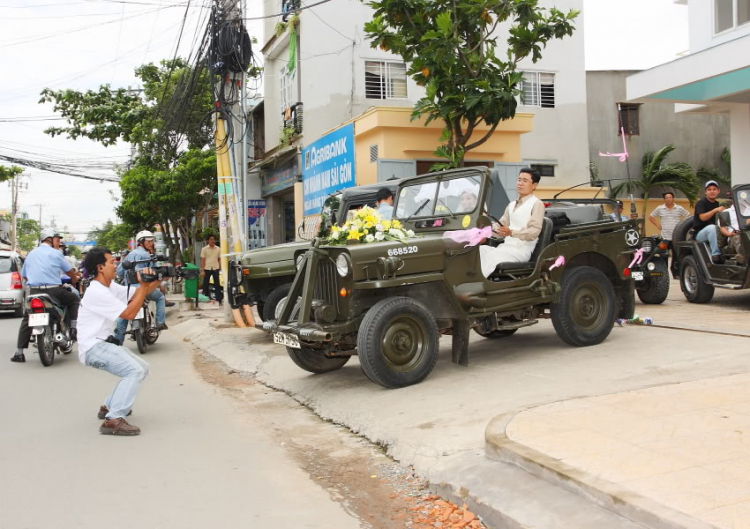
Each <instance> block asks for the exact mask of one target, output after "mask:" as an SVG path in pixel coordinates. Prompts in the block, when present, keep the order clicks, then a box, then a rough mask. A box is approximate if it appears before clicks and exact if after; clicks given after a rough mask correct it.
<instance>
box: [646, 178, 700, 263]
mask: <svg viewBox="0 0 750 529" xmlns="http://www.w3.org/2000/svg"><path fill="white" fill-rule="evenodd" d="M661 196H662V198H663V199H664V204H661V205H660V206H657V207H656V209H655V210H654V211H652V212H651V216H650V217H649V219H648V220H649V221H650V222H651V224H653V225H654V226H656V227H657V228H658V229H659V232H660V233H661V238H662V239H664V240H665V241H666V242H667V247H668V248H669V249H670V250H671V249H672V233H673V232H674V229H675V226H677V225H678V224H679V223H680V221H681V220H682V219H686V218H687V217H689V216H690V212H689V211H688V210H686V209H685V208H683V207H682V206H680V205H679V204H675V203H674V193H672V192H671V191H665V192H664V193H662V195H661ZM656 219H659V220H658V221H657V220H656Z"/></svg>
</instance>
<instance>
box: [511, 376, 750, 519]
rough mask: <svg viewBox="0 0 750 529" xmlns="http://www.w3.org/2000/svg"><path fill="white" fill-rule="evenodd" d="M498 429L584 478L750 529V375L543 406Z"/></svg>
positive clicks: (693, 513)
mask: <svg viewBox="0 0 750 529" xmlns="http://www.w3.org/2000/svg"><path fill="white" fill-rule="evenodd" d="M505 433H506V435H507V437H508V438H509V439H510V440H511V441H513V442H515V443H518V444H520V445H524V446H526V447H529V448H531V449H533V450H536V451H537V452H541V453H542V454H545V455H546V456H548V457H551V458H553V459H555V460H557V461H559V462H560V463H562V464H563V465H565V466H567V467H568V468H573V469H575V472H576V474H577V476H578V479H581V480H583V481H586V479H587V476H588V477H589V478H594V479H593V480H592V482H600V481H598V480H605V481H606V482H609V483H612V484H616V486H617V487H619V488H620V489H625V490H628V491H631V492H634V493H636V495H640V496H641V497H645V498H648V499H651V500H654V501H656V502H658V503H660V504H662V505H665V506H667V507H669V508H671V509H674V510H677V511H681V512H683V513H686V514H688V515H690V516H692V517H694V518H697V519H698V520H702V521H704V522H708V523H710V524H712V525H714V526H716V527H719V528H722V529H750V373H747V374H739V375H732V376H725V377H719V378H712V379H707V380H699V381H695V382H687V383H682V384H671V385H666V386H656V387H653V388H648V389H643V390H638V391H630V392H625V393H616V394H612V395H603V396H598V397H590V398H583V399H575V400H569V401H562V402H557V403H553V404H548V405H544V406H540V407H537V408H533V409H531V410H527V411H524V412H521V413H519V414H518V415H516V416H515V417H514V418H513V419H512V420H511V421H510V422H509V423H508V425H507V427H506V431H505ZM563 468H564V467H563ZM581 476H582V477H581Z"/></svg>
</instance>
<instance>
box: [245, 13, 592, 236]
mask: <svg viewBox="0 0 750 529" xmlns="http://www.w3.org/2000/svg"><path fill="white" fill-rule="evenodd" d="M540 4H541V5H542V6H544V7H551V6H555V7H557V8H558V9H561V10H563V11H567V10H569V9H576V10H581V9H582V5H583V0H542V1H541V2H540ZM299 5H300V4H299V0H270V1H268V2H265V3H264V15H266V16H268V15H272V14H275V13H284V12H286V11H289V10H292V11H293V10H294V9H296V8H297V7H299ZM298 17H299V25H298V26H297V27H296V30H295V31H294V32H292V31H290V28H289V27H288V26H287V28H286V29H285V30H281V28H280V27H278V24H279V23H280V22H282V17H281V16H280V17H274V18H268V19H266V20H265V26H264V31H265V35H266V42H265V44H264V46H263V48H262V52H263V55H264V63H265V70H264V92H265V93H264V103H263V107H262V111H263V120H264V130H265V134H264V136H265V138H264V143H265V145H264V149H263V150H264V158H263V161H262V162H260V163H259V164H258V165H257V166H256V167H254V168H253V169H252V170H251V178H253V176H252V175H255V177H256V178H257V177H259V178H260V180H261V188H262V190H261V197H262V198H263V199H265V200H266V204H267V214H268V223H269V224H268V232H269V244H274V243H278V242H282V241H285V240H291V239H292V238H293V237H294V233H295V231H294V230H295V225H296V224H298V223H299V220H300V219H301V218H302V217H304V212H303V206H302V203H303V201H304V192H303V188H302V185H301V184H300V183H299V181H300V179H301V174H302V168H301V167H300V166H301V165H302V162H301V161H300V158H301V157H300V155H299V150H300V149H301V148H304V147H307V146H309V145H310V144H312V143H313V142H315V141H316V140H318V139H319V138H321V136H323V135H324V134H325V133H327V132H328V131H331V130H332V129H335V128H336V127H339V126H340V125H342V124H344V123H347V122H348V121H350V120H353V119H355V118H357V117H358V116H361V115H362V114H363V113H365V112H366V111H367V110H368V109H370V108H372V107H388V108H393V107H396V108H398V107H401V108H404V109H410V108H411V107H413V106H414V103H415V102H416V101H418V100H419V99H420V98H421V97H422V95H423V93H424V92H423V88H421V87H419V86H417V84H416V83H415V82H414V81H413V80H412V79H411V78H408V77H407V76H406V65H405V64H404V63H403V61H402V60H401V58H400V57H398V56H394V55H393V54H391V53H389V52H386V51H383V50H380V49H374V48H372V47H371V46H370V43H369V41H368V40H367V39H366V37H365V35H364V24H365V23H366V22H367V21H369V20H370V19H371V17H372V10H371V9H370V8H369V7H368V6H367V5H365V4H364V3H363V2H361V1H360V0H332V1H331V2H328V3H324V4H321V5H319V6H315V7H313V8H310V9H304V10H302V11H300V12H299V14H298ZM291 18H292V17H289V20H291ZM575 24H576V31H575V33H574V35H573V36H572V37H568V38H566V39H564V40H562V41H553V42H551V43H550V44H549V45H548V46H547V47H546V48H545V50H544V51H543V56H544V58H543V59H542V60H541V61H539V62H538V63H536V64H533V63H532V62H531V61H530V60H527V61H524V62H523V63H522V64H521V69H522V70H523V71H525V72H528V74H527V75H526V82H525V84H524V92H525V94H526V97H525V99H524V101H525V104H524V105H521V106H519V108H518V112H519V114H520V115H524V116H525V119H527V120H528V117H529V116H528V115H529V114H533V127H531V130H532V131H531V132H528V133H526V134H523V136H521V138H522V139H521V148H520V159H519V157H518V156H517V155H515V158H514V159H513V160H510V159H508V160H507V161H502V160H503V158H502V153H492V152H485V153H479V152H475V153H473V157H472V158H469V157H468V156H467V160H472V163H475V164H484V165H489V166H493V165H496V164H502V165H506V166H508V167H507V169H508V173H509V174H510V173H513V172H515V171H517V168H518V167H519V166H521V165H527V164H528V165H535V166H538V167H537V168H538V169H539V170H540V172H541V173H542V174H543V175H544V176H545V177H546V178H544V179H543V180H542V186H547V187H551V188H563V187H567V186H570V185H574V184H577V183H580V182H582V181H586V180H587V179H588V171H587V166H588V158H589V156H588V134H587V119H586V72H585V67H584V46H583V15H582V14H581V15H580V16H579V18H578V19H577V20H576V23H575ZM277 29H278V31H277ZM502 41H503V37H502V36H501V37H500V42H501V43H502ZM498 54H502V51H501V50H498ZM300 104H301V105H300ZM300 114H301V116H302V119H301V133H300V134H299V135H298V136H297V137H296V139H295V140H294V141H293V142H292V144H291V145H288V144H284V145H280V144H281V143H285V142H282V138H283V137H284V134H285V132H284V128H285V125H286V126H287V127H288V128H289V127H291V128H293V127H294V126H295V124H298V123H299V121H300V119H299V118H300ZM299 128H300V127H298V130H299ZM519 130H520V128H519ZM527 130H529V129H528V127H527V128H526V129H525V130H523V131H522V132H526V131H527ZM289 132H290V129H289V130H288V132H287V133H286V134H288V133H289ZM355 134H356V133H355ZM437 146H438V145H437V142H436V143H435V145H434V146H432V147H431V150H434V148H436V147H437ZM381 149H382V148H381ZM431 150H420V152H419V153H416V152H414V151H412V152H409V148H408V147H404V148H403V151H402V152H401V154H400V155H399V156H393V155H392V152H393V150H392V149H391V150H389V153H391V154H390V155H389V160H379V161H377V164H378V166H377V167H378V172H384V171H382V170H381V169H384V168H386V167H387V169H388V171H389V172H388V175H393V174H397V175H399V176H407V175H409V174H417V173H421V172H423V171H425V170H426V169H425V168H429V166H430V165H431V164H432V163H433V162H435V161H438V160H437V159H436V157H434V155H432V153H431ZM478 151H481V149H478ZM513 152H517V149H515V150H514V151H513ZM357 154H358V155H360V159H361V157H362V156H361V154H360V149H359V148H357ZM369 156H370V157H372V160H373V162H375V161H376V160H377V156H378V153H377V150H375V151H371V152H369ZM381 157H382V151H381ZM384 161H388V162H392V164H391V165H388V166H386V165H384V164H383V162H384ZM399 161H402V162H403V163H400V164H399V163H398V162H399ZM357 163H358V164H359V163H360V160H358V161H357ZM393 171H396V172H395V173H394V172H393ZM381 176H382V177H383V178H381ZM385 176H387V175H385V174H383V175H380V174H379V175H378V180H381V179H385ZM357 177H358V178H357V183H361V182H360V179H359V174H358V175H357ZM513 177H514V178H515V174H513ZM368 181H369V180H368ZM294 219H296V222H295V220H294Z"/></svg>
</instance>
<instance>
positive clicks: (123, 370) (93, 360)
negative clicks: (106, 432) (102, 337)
mask: <svg viewBox="0 0 750 529" xmlns="http://www.w3.org/2000/svg"><path fill="white" fill-rule="evenodd" d="M86 365H87V366H90V367H95V368H96V369H101V370H102V371H106V372H107V373H112V374H113V375H115V376H116V377H120V381H119V382H118V383H117V385H116V386H115V390H114V391H113V392H112V394H111V395H110V396H109V397H107V398H106V400H105V401H104V405H105V406H106V407H107V408H108V409H109V412H108V413H107V419H118V418H123V419H124V418H125V416H126V415H127V414H128V412H129V411H130V408H132V407H133V403H134V402H135V397H136V395H137V394H138V388H140V387H141V382H143V379H144V378H146V375H148V371H149V367H148V364H147V363H146V362H145V361H144V360H142V359H140V358H138V357H137V356H136V355H134V354H133V353H131V352H130V351H129V350H128V349H127V348H125V347H122V346H120V345H115V344H113V343H109V342H98V343H97V344H96V345H95V346H94V347H92V348H91V349H89V350H88V351H86Z"/></svg>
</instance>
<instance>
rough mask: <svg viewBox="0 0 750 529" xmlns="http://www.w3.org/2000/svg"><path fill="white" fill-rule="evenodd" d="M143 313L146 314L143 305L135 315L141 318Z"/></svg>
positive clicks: (136, 317)
mask: <svg viewBox="0 0 750 529" xmlns="http://www.w3.org/2000/svg"><path fill="white" fill-rule="evenodd" d="M143 315H144V314H143V307H141V310H139V311H138V312H137V313H136V315H135V319H137V320H139V319H141V318H143Z"/></svg>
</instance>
